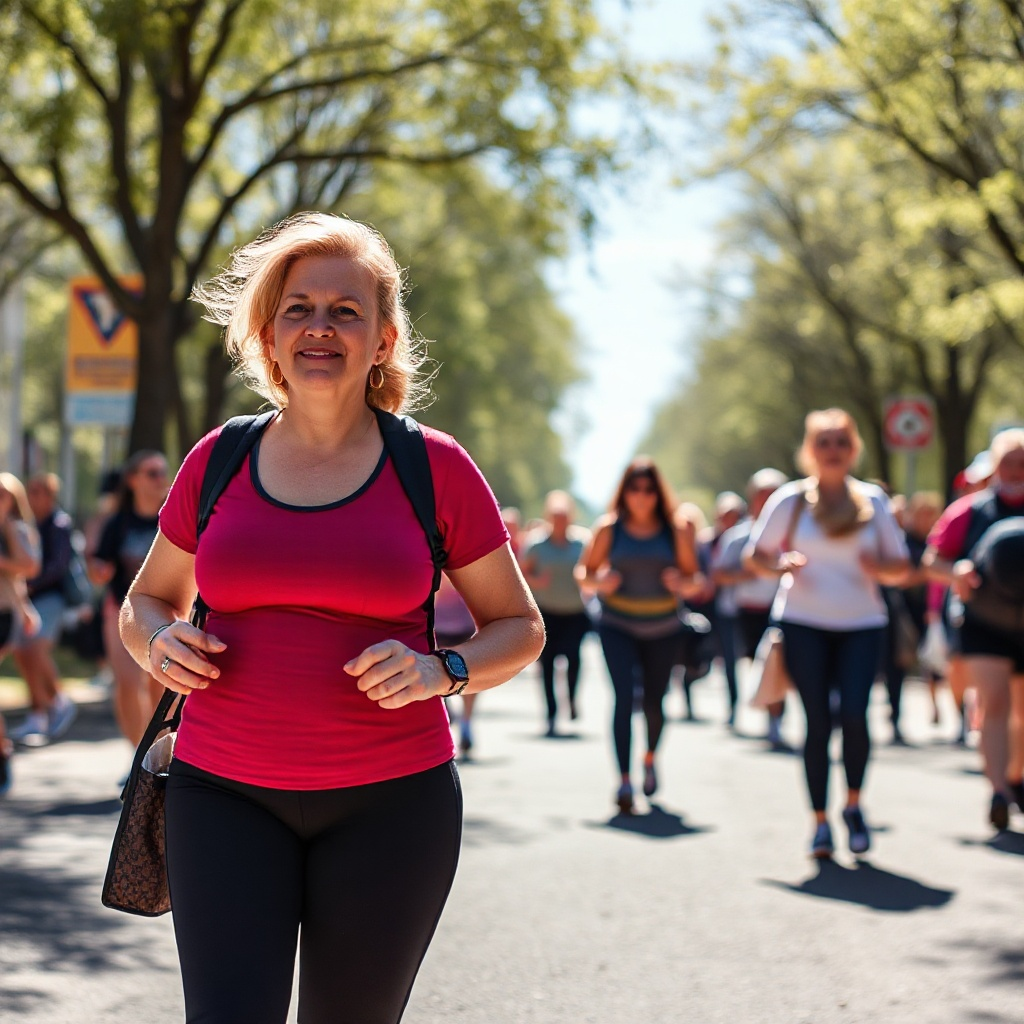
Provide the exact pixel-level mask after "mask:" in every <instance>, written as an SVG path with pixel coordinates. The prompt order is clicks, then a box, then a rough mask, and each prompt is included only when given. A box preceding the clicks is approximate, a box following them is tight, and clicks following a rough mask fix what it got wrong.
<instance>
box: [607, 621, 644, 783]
mask: <svg viewBox="0 0 1024 1024" xmlns="http://www.w3.org/2000/svg"><path fill="white" fill-rule="evenodd" d="M600 636H601V648H602V650H603V651H604V660H605V662H606V663H607V665H608V674H609V676H611V681H612V689H613V690H614V693H615V710H614V712H613V713H612V738H613V740H614V742H615V756H616V759H617V761H618V765H619V771H620V772H621V773H622V778H623V781H624V782H628V781H629V759H630V747H631V744H632V729H633V687H634V685H635V683H636V677H637V672H638V671H639V657H638V655H637V650H636V641H635V640H634V639H633V638H632V637H631V636H629V635H628V634H626V633H623V632H622V631H621V630H618V629H613V628H612V627H610V626H602V627H601V629H600Z"/></svg>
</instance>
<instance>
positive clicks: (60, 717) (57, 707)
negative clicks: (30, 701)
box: [46, 693, 78, 740]
mask: <svg viewBox="0 0 1024 1024" xmlns="http://www.w3.org/2000/svg"><path fill="white" fill-rule="evenodd" d="M77 716H78V706H77V705H76V704H75V702H74V701H73V700H72V699H71V698H70V697H68V696H67V694H64V693H58V694H57V699H56V700H55V701H54V702H53V707H52V708H50V712H49V714H48V715H47V723H46V735H47V738H49V739H51V740H56V739H60V737H61V736H63V735H64V733H66V732H67V731H68V729H70V728H71V723H72V722H73V721H74V720H75V718H76V717H77Z"/></svg>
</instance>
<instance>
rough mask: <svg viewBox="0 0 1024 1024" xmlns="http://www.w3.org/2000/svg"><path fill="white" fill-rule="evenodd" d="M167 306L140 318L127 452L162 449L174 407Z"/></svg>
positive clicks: (148, 311)
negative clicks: (136, 380)
mask: <svg viewBox="0 0 1024 1024" xmlns="http://www.w3.org/2000/svg"><path fill="white" fill-rule="evenodd" d="M169 313H170V311H169V309H168V308H167V306H163V307H158V308H157V309H155V310H153V309H152V308H150V309H148V310H147V311H146V312H144V313H143V315H142V316H141V317H140V319H139V325H138V326H139V371H138V372H139V379H138V386H137V389H136V393H135V416H134V419H133V420H132V429H131V433H130V434H129V442H128V451H129V454H130V453H131V452H137V451H138V450H139V449H140V448H153V449H155V450H156V451H163V450H164V446H165V444H166V432H165V431H166V426H167V416H168V413H169V412H170V410H171V408H172V396H173V386H172V377H173V375H174V374H175V372H176V370H175V366H174V359H173V351H174V341H175V340H176V339H175V338H174V337H173V332H172V329H171V317H170V315H169Z"/></svg>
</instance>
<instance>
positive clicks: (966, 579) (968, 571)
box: [950, 558, 981, 604]
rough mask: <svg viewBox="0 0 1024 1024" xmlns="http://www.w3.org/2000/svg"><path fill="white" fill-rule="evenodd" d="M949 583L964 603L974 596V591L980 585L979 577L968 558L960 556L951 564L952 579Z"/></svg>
mask: <svg viewBox="0 0 1024 1024" xmlns="http://www.w3.org/2000/svg"><path fill="white" fill-rule="evenodd" d="M950 585H951V586H952V588H953V593H954V594H956V596H957V597H959V598H960V600H961V601H963V603H964V604H967V602H968V601H970V599H971V598H972V597H973V596H974V592H975V591H976V590H977V589H978V587H980V586H981V577H980V576H979V575H978V572H977V570H976V569H975V568H974V563H973V562H972V561H971V560H970V559H969V558H961V559H960V561H959V562H957V563H956V564H955V565H954V566H953V579H952V582H951V584H950Z"/></svg>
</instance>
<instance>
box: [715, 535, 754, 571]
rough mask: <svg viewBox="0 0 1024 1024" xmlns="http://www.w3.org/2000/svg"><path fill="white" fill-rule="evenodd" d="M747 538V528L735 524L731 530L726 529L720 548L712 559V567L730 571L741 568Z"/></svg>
mask: <svg viewBox="0 0 1024 1024" xmlns="http://www.w3.org/2000/svg"><path fill="white" fill-rule="evenodd" d="M746 540H747V531H746V530H745V529H742V528H740V527H737V526H734V527H733V528H732V529H731V530H726V532H725V533H724V534H723V536H722V541H721V543H720V544H719V545H718V550H717V551H716V552H715V556H714V558H712V560H711V568H712V569H725V570H728V571H735V570H737V569H740V568H741V567H742V564H743V546H744V544H746Z"/></svg>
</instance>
